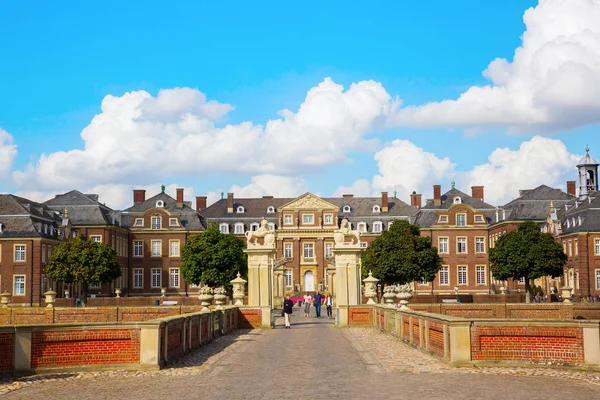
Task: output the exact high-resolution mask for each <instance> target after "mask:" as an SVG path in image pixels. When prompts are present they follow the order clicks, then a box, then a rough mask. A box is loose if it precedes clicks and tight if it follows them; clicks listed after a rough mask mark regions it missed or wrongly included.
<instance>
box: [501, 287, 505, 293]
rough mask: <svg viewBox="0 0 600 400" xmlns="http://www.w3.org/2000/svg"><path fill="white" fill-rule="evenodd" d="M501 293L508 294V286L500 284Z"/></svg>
mask: <svg viewBox="0 0 600 400" xmlns="http://www.w3.org/2000/svg"><path fill="white" fill-rule="evenodd" d="M500 294H506V288H505V287H504V286H500Z"/></svg>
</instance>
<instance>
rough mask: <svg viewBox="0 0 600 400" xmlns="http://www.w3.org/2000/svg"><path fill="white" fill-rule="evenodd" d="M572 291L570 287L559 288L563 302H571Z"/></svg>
mask: <svg viewBox="0 0 600 400" xmlns="http://www.w3.org/2000/svg"><path fill="white" fill-rule="evenodd" d="M572 292H573V288H572V287H568V286H563V287H561V288H560V294H561V296H562V298H563V303H564V304H572V302H571V293H572Z"/></svg>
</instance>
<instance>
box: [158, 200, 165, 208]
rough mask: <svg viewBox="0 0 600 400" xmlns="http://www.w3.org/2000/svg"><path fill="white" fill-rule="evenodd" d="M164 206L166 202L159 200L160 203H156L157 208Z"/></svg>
mask: <svg viewBox="0 0 600 400" xmlns="http://www.w3.org/2000/svg"><path fill="white" fill-rule="evenodd" d="M164 206H165V202H164V201H162V200H158V201H157V202H156V207H164Z"/></svg>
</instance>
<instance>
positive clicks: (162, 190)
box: [160, 185, 165, 193]
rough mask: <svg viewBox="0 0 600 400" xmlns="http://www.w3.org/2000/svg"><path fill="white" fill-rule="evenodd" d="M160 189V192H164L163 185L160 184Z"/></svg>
mask: <svg viewBox="0 0 600 400" xmlns="http://www.w3.org/2000/svg"><path fill="white" fill-rule="evenodd" d="M160 191H161V192H162V193H164V192H165V185H160Z"/></svg>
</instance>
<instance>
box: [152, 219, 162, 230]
mask: <svg viewBox="0 0 600 400" xmlns="http://www.w3.org/2000/svg"><path fill="white" fill-rule="evenodd" d="M152 229H155V230H156V229H160V217H152Z"/></svg>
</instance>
